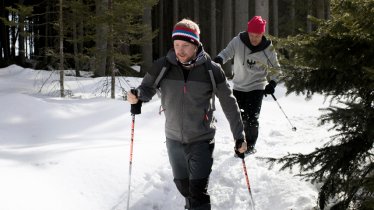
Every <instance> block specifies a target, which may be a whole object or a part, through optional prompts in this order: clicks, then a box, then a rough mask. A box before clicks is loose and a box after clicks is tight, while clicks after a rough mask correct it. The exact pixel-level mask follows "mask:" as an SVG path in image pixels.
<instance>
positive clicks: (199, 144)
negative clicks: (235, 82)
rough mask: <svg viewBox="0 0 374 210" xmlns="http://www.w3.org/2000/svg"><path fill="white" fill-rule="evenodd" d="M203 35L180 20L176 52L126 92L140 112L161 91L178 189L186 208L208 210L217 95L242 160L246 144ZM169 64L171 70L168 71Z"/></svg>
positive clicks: (237, 114)
mask: <svg viewBox="0 0 374 210" xmlns="http://www.w3.org/2000/svg"><path fill="white" fill-rule="evenodd" d="M199 35H200V29H199V27H198V25H197V24H196V23H194V22H193V21H191V20H187V19H183V20H182V21H180V22H178V23H177V24H176V25H175V27H174V30H173V33H172V40H173V49H171V50H170V51H169V52H168V53H167V55H166V57H163V58H160V59H159V60H157V61H156V62H155V63H154V64H153V66H152V68H151V69H150V70H148V71H147V73H146V75H145V76H144V78H143V81H142V83H141V85H140V86H139V87H138V88H137V89H136V91H135V92H136V94H132V93H128V95H127V97H128V101H129V102H130V103H131V104H132V106H134V107H137V108H134V110H137V111H134V112H133V114H137V113H140V108H141V103H142V102H147V101H149V100H151V98H152V97H153V96H154V95H155V93H156V90H157V89H159V90H160V91H161V105H162V108H163V109H162V110H163V112H164V113H165V118H166V123H165V133H166V146H167V151H168V156H169V161H170V164H171V167H172V171H173V176H174V182H175V185H176V187H177V189H178V190H179V192H180V193H181V194H182V195H183V196H184V197H185V198H186V206H185V208H187V209H190V210H191V209H193V210H210V209H211V205H210V197H209V195H208V193H207V188H208V179H209V175H210V172H211V168H212V165H213V158H212V153H213V149H214V136H215V125H214V122H215V120H214V116H213V111H214V109H215V108H214V98H215V97H217V98H218V99H219V101H220V103H221V106H222V109H223V111H224V113H225V115H226V118H227V119H228V121H229V123H230V128H231V132H232V134H233V138H234V139H235V153H237V155H238V156H242V157H243V158H244V154H243V153H244V152H245V150H246V149H247V145H246V142H245V140H244V131H243V123H242V120H241V115H240V111H239V107H238V105H237V102H236V99H235V97H234V96H233V94H232V91H231V89H230V87H229V85H228V83H227V81H226V77H225V75H224V72H223V70H222V69H221V67H220V66H219V65H217V64H216V63H214V62H212V61H211V60H210V58H209V55H208V54H207V53H206V52H205V51H204V50H203V47H202V44H201V43H200V39H199V38H200V37H199ZM165 66H169V67H168V68H167V71H166V72H165V71H164V70H165V69H166V68H163V67H165ZM160 72H165V73H162V74H163V75H162V74H161V73H160ZM160 74H161V76H163V78H160ZM213 80H214V81H213ZM213 82H214V84H213Z"/></svg>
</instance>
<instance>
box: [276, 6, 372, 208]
mask: <svg viewBox="0 0 374 210" xmlns="http://www.w3.org/2000/svg"><path fill="white" fill-rule="evenodd" d="M331 9H332V11H331V19H330V20H318V19H315V18H313V17H310V19H311V20H312V21H313V22H314V23H316V24H318V26H319V27H318V29H317V30H316V31H314V32H312V33H310V34H304V35H303V34H301V35H297V36H294V37H289V38H287V39H285V40H283V41H280V43H278V45H279V46H280V48H281V49H285V51H286V52H287V56H286V57H287V58H283V59H281V60H282V62H283V67H284V68H285V70H284V75H285V77H284V82H285V85H286V87H287V88H288V93H291V92H295V93H296V94H306V97H307V99H308V98H311V97H312V95H313V94H314V93H319V94H324V95H325V96H326V97H328V98H330V99H331V101H332V102H335V104H336V105H330V107H329V108H327V109H324V110H323V111H324V114H323V115H322V116H321V117H320V120H321V121H320V122H321V124H325V123H327V122H331V123H332V124H333V126H332V128H331V129H335V130H336V131H337V132H338V134H337V135H334V136H332V137H331V140H330V141H329V142H328V143H327V144H325V145H324V147H323V148H316V149H315V151H313V152H312V153H310V154H289V155H287V156H285V157H283V158H280V159H270V161H271V162H278V163H283V167H282V168H281V170H284V169H287V168H292V167H293V166H295V165H299V166H300V175H301V176H302V177H304V178H305V179H307V180H310V181H312V182H318V183H321V184H322V186H321V188H320V191H319V199H318V203H319V207H320V208H321V209H325V208H326V207H328V204H331V205H332V207H331V209H362V210H363V209H365V210H366V209H374V163H373V158H374V154H373V152H374V150H373V133H374V101H373V99H374V34H373V32H374V1H373V0H344V1H343V0H333V1H332V2H331Z"/></svg>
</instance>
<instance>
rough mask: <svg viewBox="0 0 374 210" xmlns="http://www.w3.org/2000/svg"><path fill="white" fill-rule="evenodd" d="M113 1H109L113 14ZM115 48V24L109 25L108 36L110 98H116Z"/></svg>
mask: <svg viewBox="0 0 374 210" xmlns="http://www.w3.org/2000/svg"><path fill="white" fill-rule="evenodd" d="M113 1H114V0H108V10H109V12H110V13H113ZM113 56H114V47H113V24H112V23H110V24H109V36H108V71H109V72H110V73H111V82H110V98H112V99H115V98H116V72H115V67H114V57H113Z"/></svg>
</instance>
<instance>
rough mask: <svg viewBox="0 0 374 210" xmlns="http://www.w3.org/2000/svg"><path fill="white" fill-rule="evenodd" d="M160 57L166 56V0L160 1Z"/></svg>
mask: <svg viewBox="0 0 374 210" xmlns="http://www.w3.org/2000/svg"><path fill="white" fill-rule="evenodd" d="M159 12H160V14H159V32H158V44H159V45H158V46H159V47H158V57H161V56H162V55H163V54H164V42H165V40H164V0H159Z"/></svg>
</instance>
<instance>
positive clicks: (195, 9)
mask: <svg viewBox="0 0 374 210" xmlns="http://www.w3.org/2000/svg"><path fill="white" fill-rule="evenodd" d="M193 17H194V20H195V21H196V22H197V23H198V22H199V0H194V1H193Z"/></svg>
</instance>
